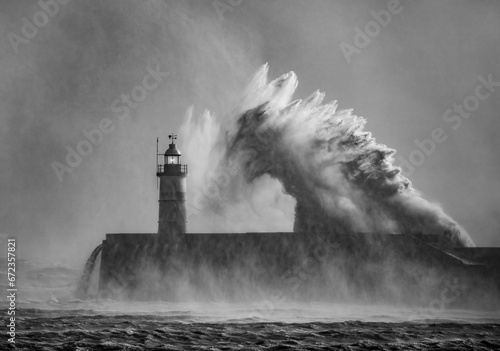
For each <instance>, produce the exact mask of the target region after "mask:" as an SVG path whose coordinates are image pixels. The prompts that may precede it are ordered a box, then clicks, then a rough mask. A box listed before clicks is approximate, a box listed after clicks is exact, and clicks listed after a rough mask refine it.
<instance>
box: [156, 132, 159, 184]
mask: <svg viewBox="0 0 500 351" xmlns="http://www.w3.org/2000/svg"><path fill="white" fill-rule="evenodd" d="M159 139H160V138H158V137H156V173H158V140H159ZM156 190H158V176H157V177H156Z"/></svg>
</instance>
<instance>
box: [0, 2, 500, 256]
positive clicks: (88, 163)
mask: <svg viewBox="0 0 500 351" xmlns="http://www.w3.org/2000/svg"><path fill="white" fill-rule="evenodd" d="M64 2H65V1H62V0H61V3H64ZM0 3H1V9H2V10H1V12H0V34H1V41H0V103H1V106H2V108H1V109H0V182H1V183H0V199H1V200H0V233H4V234H9V235H13V236H17V238H18V241H19V250H20V252H21V253H23V254H24V255H25V256H26V257H36V258H44V257H45V258H49V259H52V260H66V261H68V260H70V261H71V260H73V261H74V262H80V261H82V260H83V259H84V258H86V257H87V256H88V254H90V251H91V250H92V249H93V247H95V246H96V245H98V244H99V243H100V242H101V240H103V239H104V234H105V233H106V232H156V229H157V215H158V208H157V202H156V200H157V189H156V179H155V169H154V167H155V143H156V136H160V138H161V139H163V144H162V147H163V148H165V147H166V145H167V135H168V133H169V132H171V131H176V130H178V128H179V127H180V125H181V123H182V118H183V116H184V113H185V111H186V110H187V108H188V107H189V106H190V105H194V109H195V113H201V112H202V111H203V110H204V109H209V110H211V111H212V112H213V113H215V115H216V116H217V117H218V118H220V119H221V120H224V119H227V118H230V113H231V110H232V109H233V108H234V106H236V104H237V103H238V97H239V96H240V95H241V92H242V90H243V89H244V87H245V85H246V84H247V83H248V82H249V80H250V78H251V76H252V74H253V73H254V72H255V71H256V70H257V69H258V67H259V66H261V65H262V64H263V63H265V62H269V65H270V75H271V76H272V77H275V76H279V75H281V74H283V73H286V72H288V71H291V70H293V71H295V73H296V74H297V76H298V79H299V88H298V90H297V98H303V97H306V96H307V95H309V94H310V93H312V92H313V91H315V90H316V89H319V90H321V91H323V92H325V93H326V100H327V101H328V100H338V101H339V105H340V108H353V109H354V113H355V114H357V115H361V116H364V117H366V119H367V120H368V124H367V129H368V130H369V131H371V132H372V133H373V135H374V136H375V137H376V138H377V140H378V141H379V142H381V143H384V144H386V145H388V146H389V147H392V148H395V149H396V150H397V151H398V153H397V155H398V156H400V157H404V158H405V159H407V160H408V159H409V158H410V155H411V153H412V152H413V151H414V150H416V149H417V146H416V144H415V139H418V140H423V139H426V138H431V137H432V133H433V130H435V129H436V128H441V129H442V132H443V133H444V134H445V135H446V137H445V138H446V140H445V141H443V142H442V143H439V144H436V147H435V150H432V152H430V155H425V159H424V160H423V162H422V164H421V165H419V166H417V167H415V169H414V171H413V172H412V173H411V176H410V179H411V180H412V182H413V184H414V186H415V187H416V188H417V189H418V190H420V191H421V192H422V193H423V196H424V197H425V198H426V199H429V200H431V201H434V202H438V203H440V204H441V205H442V206H443V208H444V209H445V211H446V212H447V213H448V214H450V215H451V216H452V217H453V218H454V219H455V220H456V221H457V222H458V223H460V224H461V225H462V226H463V227H465V228H466V229H467V231H468V232H469V233H470V235H471V237H472V238H473V240H474V241H475V242H476V244H477V245H478V246H490V245H497V246H500V235H499V233H500V219H499V218H500V210H499V205H500V197H499V194H500V177H499V176H498V175H499V174H500V158H499V157H498V155H499V154H500V139H499V137H498V134H497V131H498V130H499V128H498V127H499V126H500V119H499V116H498V111H499V110H500V87H494V85H493V86H489V89H490V90H488V87H486V86H483V87H481V88H478V89H479V94H480V96H481V97H484V96H485V95H488V97H484V98H482V100H481V99H476V100H474V96H476V95H477V94H478V93H477V89H476V87H477V86H478V84H480V83H481V78H480V77H483V78H484V79H486V80H488V76H489V75H491V78H490V79H491V80H493V81H494V82H500V65H499V57H500V2H498V1H495V0H491V1H458V0H449V1H447V0H440V1H435V0H427V1H409V0H406V1H405V0H401V4H400V5H399V6H397V7H396V5H393V4H392V3H393V1H388V0H381V1H373V0H370V1H352V0H345V1H340V0H338V1H333V0H324V1H321V0H307V1H305V0H302V1H298V0H266V1H258V0H243V1H238V0H231V1H230V0H220V1H213V0H206V1H132V0H106V1H83V0H72V1H69V2H68V3H67V4H59V5H58V6H57V7H55V6H54V5H53V3H52V2H51V1H49V0H47V1H46V3H50V4H51V5H50V6H48V7H47V6H45V10H43V9H42V7H41V5H40V3H38V2H37V1H28V0H24V1H10V0H1V1H0ZM42 3H44V1H42ZM390 9H392V10H393V12H392V13H391V18H390V19H388V18H387V16H386V17H383V15H382V17H381V18H379V20H380V21H386V22H385V23H384V26H381V25H377V24H375V22H373V21H375V20H376V19H375V17H376V15H374V13H383V14H386V13H387V11H388V10H390ZM40 11H46V12H50V13H49V14H44V13H40ZM27 21H29V22H30V24H27ZM370 23H371V24H370ZM367 31H368V34H370V35H371V37H370V36H366V37H365V38H364V39H365V42H363V40H362V39H363V38H362V37H363V36H365V35H368V34H367ZM360 32H363V34H359V33H360ZM366 38H368V41H367V40H366ZM359 44H361V45H359ZM346 48H350V49H349V50H351V51H349V50H348V51H346ZM155 71H156V73H153V74H152V73H151V72H155ZM148 75H149V76H150V77H149V78H148V77H147V76H148ZM155 78H156V79H155ZM497 85H500V83H499V84H497ZM141 86H142V87H143V88H141ZM144 86H147V87H148V89H144ZM134 91H135V96H136V97H138V98H139V100H140V101H139V100H133V97H131V99H132V100H131V101H129V103H130V105H128V106H127V103H126V102H122V101H120V99H121V95H122V94H126V95H129V96H130V95H131V94H132V93H133V92H134ZM144 92H146V94H145V96H142V95H141V93H144ZM132 95H133V94H132ZM117 99H118V100H117ZM464 101H467V102H468V103H469V106H472V108H471V110H472V111H471V112H470V117H468V118H464V117H460V116H458V115H457V114H456V113H451V114H448V120H445V119H443V115H444V114H445V113H446V111H447V110H448V109H450V108H451V109H453V106H454V104H456V105H460V104H464ZM474 101H477V102H478V105H477V106H474V105H470V104H471V103H474ZM127 110H128V112H126V111H127ZM466 112H467V111H466ZM456 116H458V117H456ZM459 123H460V124H459ZM100 124H101V127H102V126H104V128H103V129H106V130H107V131H108V132H109V131H110V130H111V129H112V131H111V132H109V133H105V134H103V138H102V142H101V143H100V144H99V145H94V146H93V149H92V151H91V152H89V154H88V155H86V156H84V157H82V159H81V160H80V162H79V164H78V165H77V166H76V167H70V168H71V173H68V172H63V173H62V174H60V176H59V177H58V176H57V175H56V172H55V170H54V168H53V165H54V162H59V163H60V164H61V165H67V161H66V157H67V154H68V148H71V149H73V150H76V149H77V146H78V144H79V143H80V142H81V141H82V140H86V137H85V135H84V132H83V131H84V130H85V131H87V132H90V131H92V130H93V129H95V128H99V126H100ZM454 128H455V129H454ZM96 140H97V139H96ZM415 155H416V154H415V153H414V159H416V158H415V157H416V156H415ZM75 162H76V161H75ZM66 170H67V169H66ZM291 221H292V219H291ZM290 228H291V223H290Z"/></svg>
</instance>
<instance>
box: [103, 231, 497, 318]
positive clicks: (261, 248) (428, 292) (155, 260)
mask: <svg viewBox="0 0 500 351" xmlns="http://www.w3.org/2000/svg"><path fill="white" fill-rule="evenodd" d="M499 268H500V248H437V247H436V246H432V245H430V244H427V243H426V242H424V241H422V240H420V239H419V238H417V237H416V236H410V235H394V234H348V235H331V234H328V235H327V234H324V235H316V234H315V235H314V236H311V235H308V234H306V233H245V234H184V235H183V236H182V237H181V240H178V241H176V242H174V241H168V240H161V238H160V237H159V236H158V235H157V234H107V235H106V240H104V242H103V248H102V256H101V267H100V282H99V296H100V297H101V298H113V299H131V300H147V301H151V300H163V301H179V300H196V301H203V300H207V301H217V300H221V301H222V300H223V301H250V300H255V299H268V300H269V299H271V300H272V301H276V302H277V301H288V300H295V301H300V300H304V301H332V302H335V301H337V302H340V301H360V300H362V301H366V302H372V303H390V304H414V305H429V303H434V304H439V305H440V306H445V307H446V308H455V307H460V308H480V309H484V308H487V309H490V310H491V309H498V308H499V306H500V302H499V301H500V294H499V292H500V275H499V274H498V273H497V272H498V269H499Z"/></svg>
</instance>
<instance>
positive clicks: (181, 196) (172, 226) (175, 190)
mask: <svg viewBox="0 0 500 351" xmlns="http://www.w3.org/2000/svg"><path fill="white" fill-rule="evenodd" d="M168 138H169V139H170V144H169V147H168V149H167V151H165V154H158V152H157V158H156V161H157V165H156V176H157V177H158V178H159V183H160V193H159V199H158V202H159V215H158V236H159V239H160V240H161V241H163V242H172V243H178V242H179V241H180V240H181V239H182V236H183V235H184V234H185V233H186V177H187V175H188V169H187V165H183V164H181V152H180V151H179V149H178V148H177V146H176V145H175V141H176V139H177V136H176V135H175V134H170V135H169V136H168ZM159 161H160V162H159Z"/></svg>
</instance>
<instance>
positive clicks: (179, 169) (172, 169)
mask: <svg viewBox="0 0 500 351" xmlns="http://www.w3.org/2000/svg"><path fill="white" fill-rule="evenodd" d="M156 173H157V174H165V173H182V174H187V173H188V165H173V164H164V165H157V166H156Z"/></svg>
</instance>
